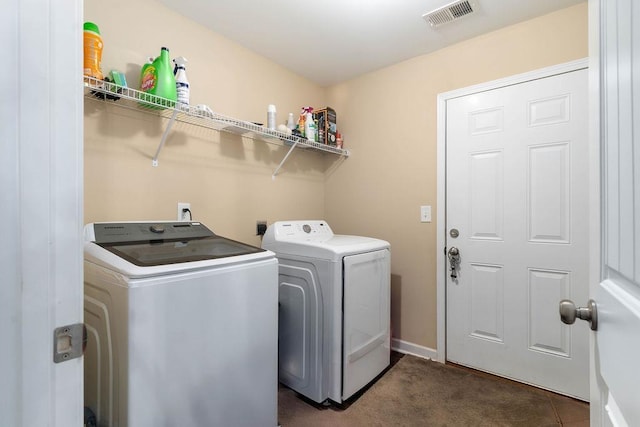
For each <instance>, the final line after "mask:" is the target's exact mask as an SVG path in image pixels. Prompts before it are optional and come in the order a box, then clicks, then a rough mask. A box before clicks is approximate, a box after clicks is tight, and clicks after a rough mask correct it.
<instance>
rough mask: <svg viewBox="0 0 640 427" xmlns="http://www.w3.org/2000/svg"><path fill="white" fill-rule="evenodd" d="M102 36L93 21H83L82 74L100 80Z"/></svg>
mask: <svg viewBox="0 0 640 427" xmlns="http://www.w3.org/2000/svg"><path fill="white" fill-rule="evenodd" d="M101 67H102V37H100V30H99V29H98V26H97V25H96V24H94V23H93V22H85V23H84V75H85V76H90V77H95V78H96V79H98V80H102V79H103V78H104V75H103V74H102V70H101V69H100V68H101Z"/></svg>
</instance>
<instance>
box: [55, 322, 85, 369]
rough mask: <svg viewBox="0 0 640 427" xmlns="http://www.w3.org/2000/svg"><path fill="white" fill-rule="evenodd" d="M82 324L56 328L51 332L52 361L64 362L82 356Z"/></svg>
mask: <svg viewBox="0 0 640 427" xmlns="http://www.w3.org/2000/svg"><path fill="white" fill-rule="evenodd" d="M83 341H84V324H82V323H76V324H75V325H67V326H61V327H59V328H56V329H55V330H54V331H53V361H54V362H55V363H60V362H66V361H67V360H71V359H75V358H77V357H80V356H82V344H83Z"/></svg>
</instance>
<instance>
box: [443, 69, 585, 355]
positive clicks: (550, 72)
mask: <svg viewBox="0 0 640 427" xmlns="http://www.w3.org/2000/svg"><path fill="white" fill-rule="evenodd" d="M588 66H589V58H583V59H579V60H576V61H571V62H566V63H563V64H558V65H554V66H551V67H545V68H541V69H538V70H534V71H530V72H526V73H522V74H516V75H514V76H509V77H505V78H502V79H497V80H492V81H489V82H485V83H480V84H477V85H473V86H468V87H465V88H461V89H456V90H452V91H449V92H444V93H440V94H438V101H437V102H438V110H437V114H438V117H437V155H436V161H437V198H436V203H437V218H438V222H437V224H438V225H437V229H436V238H437V239H436V241H437V246H436V317H437V326H436V334H437V352H436V360H437V361H438V362H441V363H445V361H446V359H447V351H446V344H447V340H446V334H447V328H446V318H447V316H446V307H447V305H446V301H447V299H446V291H447V287H446V285H447V280H446V275H447V271H448V270H447V264H446V261H447V259H446V256H445V251H446V245H447V238H446V230H447V223H446V200H447V198H446V196H447V195H446V188H447V187H446V185H447V182H446V172H447V171H446V160H447V158H446V151H447V139H446V137H447V136H446V124H447V122H446V118H447V101H448V100H450V99H454V98H459V97H462V96H467V95H472V94H474V93H480V92H486V91H488V90H494V89H499V88H503V87H506V86H512V85H516V84H520V83H525V82H528V81H531V80H538V79H542V78H545V77H551V76H555V75H558V74H564V73H569V72H572V71H577V70H582V69H586V68H588Z"/></svg>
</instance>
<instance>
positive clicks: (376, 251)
mask: <svg viewBox="0 0 640 427" xmlns="http://www.w3.org/2000/svg"><path fill="white" fill-rule="evenodd" d="M262 247H263V248H265V249H269V250H271V251H272V252H275V254H276V256H277V258H278V263H279V274H278V287H279V297H278V301H279V331H278V350H279V361H278V378H279V381H280V382H281V383H282V384H284V385H286V386H287V387H289V388H291V389H293V390H295V391H297V392H298V393H300V394H302V395H303V396H306V397H307V398H309V399H311V400H313V401H315V402H318V403H325V402H328V401H329V400H330V401H333V402H336V403H342V402H344V401H345V400H347V399H349V398H350V397H351V396H353V395H354V394H355V393H356V392H358V391H359V390H361V389H362V388H363V387H364V386H366V385H367V384H369V383H370V382H372V381H373V380H374V379H375V378H376V377H377V376H378V375H379V374H380V373H382V372H383V371H384V370H385V368H387V367H388V366H389V357H390V344H391V343H390V339H391V337H390V315H389V312H390V309H389V305H390V303H389V300H390V246H389V243H388V242H386V241H383V240H379V239H374V238H369V237H360V236H347V235H336V234H334V233H333V231H332V230H331V227H329V225H328V224H327V223H326V222H325V221H279V222H275V223H274V224H272V225H270V226H269V227H268V228H267V231H266V234H265V235H264V237H263V241H262Z"/></svg>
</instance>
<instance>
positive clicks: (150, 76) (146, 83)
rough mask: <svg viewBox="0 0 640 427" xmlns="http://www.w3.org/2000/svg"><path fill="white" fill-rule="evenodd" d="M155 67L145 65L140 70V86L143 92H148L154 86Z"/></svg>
mask: <svg viewBox="0 0 640 427" xmlns="http://www.w3.org/2000/svg"><path fill="white" fill-rule="evenodd" d="M156 81H157V79H156V67H154V66H153V65H149V66H147V68H145V69H144V71H143V72H142V82H141V84H140V88H141V89H142V91H143V92H149V91H150V90H153V89H154V88H155V87H156Z"/></svg>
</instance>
